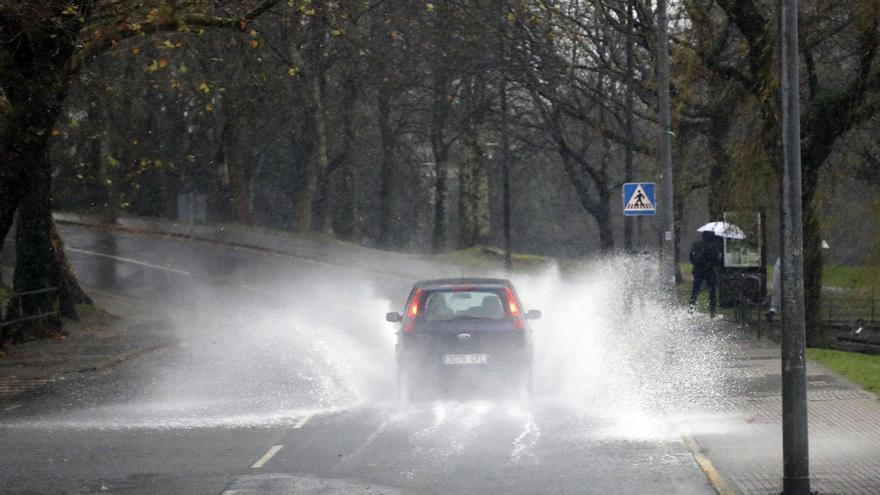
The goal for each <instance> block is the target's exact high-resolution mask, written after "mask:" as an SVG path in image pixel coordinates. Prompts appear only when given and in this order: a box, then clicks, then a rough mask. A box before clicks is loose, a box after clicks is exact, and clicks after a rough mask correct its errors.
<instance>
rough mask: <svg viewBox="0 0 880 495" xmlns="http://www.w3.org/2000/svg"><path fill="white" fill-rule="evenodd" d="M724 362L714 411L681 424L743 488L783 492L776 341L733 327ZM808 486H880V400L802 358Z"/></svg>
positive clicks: (841, 489)
mask: <svg viewBox="0 0 880 495" xmlns="http://www.w3.org/2000/svg"><path fill="white" fill-rule="evenodd" d="M732 345H733V347H734V349H733V352H732V353H731V356H732V357H731V359H730V360H729V361H728V362H727V363H725V366H724V373H725V382H726V387H725V388H726V389H727V393H726V394H725V399H724V404H723V405H722V406H721V407H720V408H718V410H717V411H716V412H715V413H712V414H708V415H697V416H692V417H690V418H687V419H686V420H685V421H684V422H683V424H682V426H683V427H684V428H685V429H686V430H688V431H689V432H690V433H691V435H692V436H693V437H694V438H695V439H696V440H697V442H698V443H699V445H700V447H701V448H702V451H703V453H704V454H705V455H706V456H708V458H709V459H710V460H711V461H712V463H713V464H714V466H715V467H716V468H717V469H718V470H719V471H720V472H721V473H722V474H723V475H724V476H725V477H726V478H727V480H728V481H729V482H730V485H731V487H732V488H734V489H735V490H737V491H738V492H740V493H742V494H777V493H781V492H782V424H781V418H782V399H781V378H780V370H781V364H780V349H779V345H778V344H776V343H773V342H769V341H766V340H762V341H759V340H756V339H755V338H754V337H753V336H751V335H746V334H743V333H738V334H736V336H735V338H734V341H733V342H732ZM807 389H808V392H807V396H808V401H809V402H808V415H809V432H810V474H811V478H812V487H811V488H812V490H813V491H815V492H818V493H821V494H822V495H829V494H865V495H870V494H877V493H880V400H878V398H877V397H876V396H875V395H873V394H871V393H869V392H867V391H864V390H862V389H861V388H860V387H859V386H857V385H855V384H853V383H851V382H849V381H847V380H845V379H844V378H841V377H840V376H838V375H836V374H834V373H833V372H832V371H830V370H828V369H827V368H825V367H823V366H821V365H819V364H817V363H813V362H809V363H808V364H807Z"/></svg>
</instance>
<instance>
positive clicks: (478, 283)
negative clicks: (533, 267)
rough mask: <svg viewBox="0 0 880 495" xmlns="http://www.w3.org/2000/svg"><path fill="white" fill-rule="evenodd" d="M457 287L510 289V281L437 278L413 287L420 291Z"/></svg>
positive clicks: (417, 283) (500, 279) (499, 279)
mask: <svg viewBox="0 0 880 495" xmlns="http://www.w3.org/2000/svg"><path fill="white" fill-rule="evenodd" d="M459 285H473V286H475V287H510V286H511V284H510V280H507V279H505V278H479V277H465V278H438V279H433V280H422V281H420V282H416V284H415V286H414V287H418V288H422V289H440V288H445V287H454V286H459Z"/></svg>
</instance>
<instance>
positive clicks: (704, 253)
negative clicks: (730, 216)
mask: <svg viewBox="0 0 880 495" xmlns="http://www.w3.org/2000/svg"><path fill="white" fill-rule="evenodd" d="M720 240H721V238H720V237H718V236H716V235H715V234H713V233H711V232H703V237H702V239H701V240H699V241H696V242H694V244H693V246H692V247H691V253H690V260H691V264H692V265H694V275H695V276H699V277H711V276H714V275H715V272H716V270H718V269H719V268H721V267H722V266H723V264H724V262H723V253H722V247H721V242H719V241H720Z"/></svg>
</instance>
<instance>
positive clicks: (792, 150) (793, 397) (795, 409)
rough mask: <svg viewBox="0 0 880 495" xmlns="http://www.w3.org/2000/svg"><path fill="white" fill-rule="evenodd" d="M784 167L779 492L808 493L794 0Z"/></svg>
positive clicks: (789, 18) (787, 35)
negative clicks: (780, 478) (781, 471)
mask: <svg viewBox="0 0 880 495" xmlns="http://www.w3.org/2000/svg"><path fill="white" fill-rule="evenodd" d="M778 11H779V31H780V38H781V39H780V41H781V44H782V46H781V49H780V50H779V70H780V88H779V89H780V95H779V96H780V101H781V104H782V105H781V106H782V157H783V166H782V173H781V174H780V181H779V192H780V194H779V227H780V228H779V240H780V243H779V245H780V251H781V256H780V258H781V263H780V265H781V268H782V276H781V277H779V280H780V283H781V285H782V323H781V325H782V326H781V331H782V464H783V479H782V485H783V493H784V494H785V495H809V494H810V465H809V445H808V434H807V379H806V360H805V357H804V354H805V351H804V346H805V342H806V326H805V322H804V259H803V252H804V247H803V245H804V243H803V205H802V199H801V198H802V195H801V142H800V134H801V133H800V107H799V100H800V91H799V90H800V86H799V79H798V63H799V58H798V26H797V0H779V9H778Z"/></svg>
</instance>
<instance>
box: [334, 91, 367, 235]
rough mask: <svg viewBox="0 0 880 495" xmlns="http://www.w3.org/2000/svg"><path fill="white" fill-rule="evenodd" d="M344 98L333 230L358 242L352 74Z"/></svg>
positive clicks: (358, 192) (341, 111)
mask: <svg viewBox="0 0 880 495" xmlns="http://www.w3.org/2000/svg"><path fill="white" fill-rule="evenodd" d="M343 89H344V91H345V96H344V98H343V100H342V102H341V108H340V109H339V113H340V120H341V123H340V126H341V128H342V143H341V147H342V150H341V151H340V152H339V155H338V156H336V157H335V158H334V160H333V163H334V166H333V168H334V169H335V170H333V171H331V173H336V174H337V176H338V180H339V188H338V189H337V191H336V194H335V196H333V197H331V198H330V199H331V201H330V205H329V207H330V208H331V210H332V212H333V217H332V221H333V231H334V232H336V234H337V235H339V237H341V238H343V239H345V240H348V241H357V239H358V237H359V235H360V225H359V221H358V215H359V210H358V199H359V197H360V188H359V186H358V175H357V170H355V167H354V163H353V162H352V158H351V149H352V147H353V145H354V141H355V135H354V109H355V106H356V104H357V83H356V81H355V79H354V77H353V76H352V75H351V74H348V75H347V76H346V78H345V81H344V82H343Z"/></svg>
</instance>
